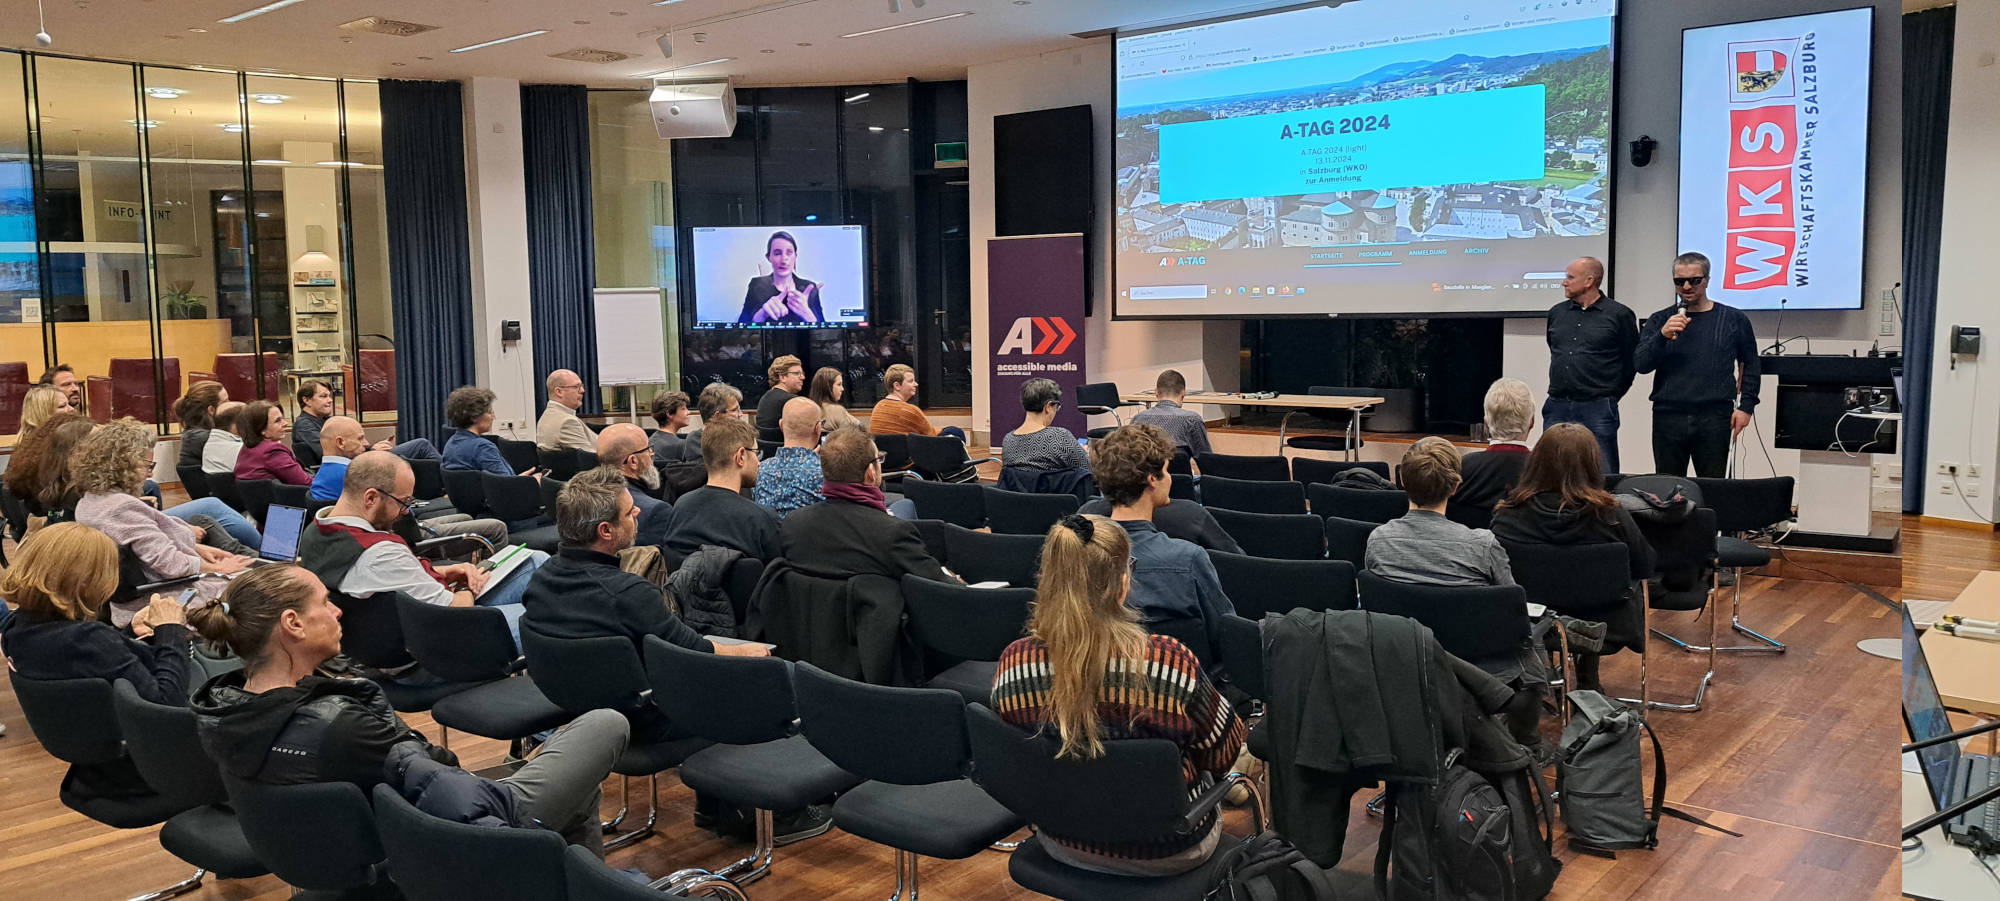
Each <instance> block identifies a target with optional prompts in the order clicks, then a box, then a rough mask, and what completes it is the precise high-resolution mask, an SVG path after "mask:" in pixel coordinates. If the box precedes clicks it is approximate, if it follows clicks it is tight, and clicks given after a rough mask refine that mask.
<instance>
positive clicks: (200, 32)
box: [188, 28, 208, 34]
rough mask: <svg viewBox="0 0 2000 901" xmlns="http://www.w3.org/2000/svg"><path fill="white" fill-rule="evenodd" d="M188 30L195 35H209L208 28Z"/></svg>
mask: <svg viewBox="0 0 2000 901" xmlns="http://www.w3.org/2000/svg"><path fill="white" fill-rule="evenodd" d="M188 30H189V31H191V32H194V33H195V34H207V33H208V29H206V28H190V29H188Z"/></svg>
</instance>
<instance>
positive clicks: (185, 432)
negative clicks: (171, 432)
mask: <svg viewBox="0 0 2000 901" xmlns="http://www.w3.org/2000/svg"><path fill="white" fill-rule="evenodd" d="M228 400H229V391H228V389H226V388H224V387H222V383H221V382H209V381H201V382H196V383H194V384H192V385H189V386H188V390H187V393H186V394H183V395H181V397H180V399H179V400H177V401H174V418H175V419H178V420H180V422H181V454H180V457H179V458H178V459H177V460H176V461H175V465H176V466H188V467H194V468H197V469H198V468H200V467H201V451H202V448H204V447H206V446H208V435H209V430H211V429H213V428H215V408H216V407H218V406H220V405H222V404H223V403H225V402H227V401H228ZM302 418H303V417H302ZM294 431H296V429H295V430H294ZM300 459H304V458H303V457H301V458H300ZM231 471H232V472H233V471H234V467H231Z"/></svg>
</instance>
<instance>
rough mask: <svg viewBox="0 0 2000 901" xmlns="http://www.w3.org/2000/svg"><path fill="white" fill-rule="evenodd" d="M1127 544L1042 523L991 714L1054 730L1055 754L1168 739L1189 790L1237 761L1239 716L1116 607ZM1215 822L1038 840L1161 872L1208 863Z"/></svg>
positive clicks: (1174, 644)
mask: <svg viewBox="0 0 2000 901" xmlns="http://www.w3.org/2000/svg"><path fill="white" fill-rule="evenodd" d="M1131 551H1132V543H1131V540H1130V539H1129V538H1128V537H1127V536H1126V532H1125V529H1124V528H1122V527H1121V526H1119V525H1118V523H1116V522H1113V521H1111V520H1110V519H1107V518H1105V517H1102V516H1079V515H1070V516H1065V517H1063V518H1062V520H1061V521H1060V522H1058V523H1056V525H1055V527H1053V528H1051V529H1050V530H1049V535H1048V539H1047V541H1045V542H1044V543H1043V544H1042V561H1041V578H1040V584H1039V585H1038V586H1037V593H1036V596H1035V609H1034V614H1033V616H1032V617H1031V618H1030V619H1029V621H1028V636H1027V637H1026V638H1022V639H1020V640H1018V641H1015V642H1014V643H1013V644H1011V645H1008V646H1007V650H1006V651H1005V652H1003V653H1002V654H1001V655H1000V663H999V667H998V671H997V672H996V673H995V674H994V679H993V693H992V698H991V700H992V704H993V710H994V712H995V713H997V714H999V715H1000V718H1001V719H1003V720H1006V721H1007V722H1008V723H1010V724H1012V725H1013V726H1015V727H1017V728H1020V729H1023V730H1026V731H1032V732H1038V733H1041V732H1048V731H1051V730H1053V732H1054V734H1055V736H1056V738H1057V739H1058V740H1059V741H1060V742H1061V746H1060V749H1059V750H1058V752H1057V756H1058V757H1068V758H1079V759H1091V758H1095V757H1100V756H1103V754H1104V743H1105V742H1106V741H1115V740H1118V739H1127V738H1164V739H1167V740H1169V741H1172V742H1174V743H1175V744H1178V745H1179V746H1180V748H1181V755H1182V763H1183V769H1184V770H1185V771H1186V773H1187V777H1188V788H1189V790H1190V791H1198V790H1200V789H1202V788H1204V787H1206V786H1207V785H1209V784H1211V782H1212V779H1213V778H1214V777H1218V776H1222V775H1225V774H1227V773H1228V772H1229V769H1230V766H1231V765H1232V764H1234V763H1235V761H1236V756H1237V754H1238V753H1239V752H1240V751H1241V750H1242V748H1243V739H1244V727H1243V721H1242V720H1240V719H1238V718H1237V716H1236V713H1235V711H1233V710H1231V709H1230V708H1229V703H1228V702H1227V701H1225V700H1223V698H1222V695H1221V693H1220V692H1217V691H1216V690H1215V686H1214V685H1212V684H1210V683H1209V681H1208V677H1207V676H1206V675H1204V674H1203V673H1202V669H1201V661H1200V660H1198V659H1197V658H1196V657H1195V655H1194V653H1193V652H1191V651H1189V650H1188V649H1187V647H1186V646H1184V645H1182V644H1181V643H1180V642H1178V641H1175V640H1174V639H1172V638H1169V637H1167V636H1165V635H1148V634H1146V631H1145V630H1144V629H1143V628H1141V627H1140V626H1139V617H1138V614H1137V613H1136V612H1135V611H1133V610H1132V609H1131V608H1130V607H1127V606H1126V605H1125V600H1126V597H1127V595H1129V594H1130V593H1131V589H1132V573H1131V560H1132V553H1131ZM1218 828H1219V827H1218V826H1217V823H1216V821H1215V818H1214V817H1213V816H1211V817H1210V818H1209V820H1208V821H1207V822H1205V823H1203V824H1202V825H1201V826H1200V827H1199V828H1197V829H1195V830H1193V831H1191V832H1187V833H1175V834H1170V835H1163V836H1160V837H1159V838H1157V839H1152V840H1149V841H1141V842H1119V843H1103V842H1096V843H1084V842H1071V841H1067V840H1065V839H1062V838H1058V837H1056V836H1051V835H1047V834H1044V836H1043V837H1044V839H1045V840H1044V842H1043V847H1044V848H1046V849H1047V850H1048V852H1049V855H1050V856H1052V857H1055V858H1056V859H1058V860H1061V861H1063V862H1064V863H1067V864H1070V865H1072V866H1076V867H1081V868H1084V869H1091V870H1098V871H1101V872H1107V873H1118V874H1128V875H1145V876H1159V875H1169V874H1173V873H1182V872H1186V871H1188V870H1191V869H1194V868H1195V867H1198V866H1200V865H1201V864H1202V863H1203V862H1204V861H1206V860H1208V858H1209V856H1210V855H1211V854H1213V853H1214V852H1215V847H1216V841H1217V836H1218V834H1219V833H1218V831H1217V830H1218Z"/></svg>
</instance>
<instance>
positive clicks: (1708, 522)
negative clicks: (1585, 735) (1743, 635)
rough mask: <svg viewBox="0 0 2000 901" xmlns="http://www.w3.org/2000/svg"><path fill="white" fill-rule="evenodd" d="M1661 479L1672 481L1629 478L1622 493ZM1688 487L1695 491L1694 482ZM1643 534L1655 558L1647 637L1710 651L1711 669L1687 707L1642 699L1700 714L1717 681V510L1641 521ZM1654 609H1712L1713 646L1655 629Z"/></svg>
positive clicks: (1710, 635)
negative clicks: (1655, 521)
mask: <svg viewBox="0 0 2000 901" xmlns="http://www.w3.org/2000/svg"><path fill="white" fill-rule="evenodd" d="M1660 478H1672V477H1671V476H1667V477H1662V476H1633V477H1632V478H1629V479H1626V480H1625V483H1624V485H1623V486H1621V491H1629V490H1635V489H1637V488H1641V487H1643V488H1646V490H1651V485H1650V484H1648V483H1647V480H1653V479H1660ZM1682 481H1685V480H1682ZM1689 487H1690V488H1692V483H1690V484H1689ZM1639 531H1640V532H1642V533H1644V534H1645V536H1646V541H1647V543H1648V544H1651V545H1652V546H1653V554H1654V560H1653V570H1654V571H1653V573H1652V574H1651V578H1650V579H1649V580H1648V583H1649V585H1648V590H1647V593H1646V606H1647V608H1648V613H1647V632H1648V634H1651V635H1656V636H1658V637H1659V638H1661V639H1662V640H1664V641H1666V642H1667V643H1668V644H1671V645H1673V646H1674V647H1677V648H1680V649H1681V650H1683V651H1688V652H1690V653H1694V652H1700V651H1706V652H1707V653H1708V671H1707V672H1705V673H1703V674H1702V677H1701V682H1700V683H1699V684H1697V685H1696V686H1695V691H1694V697H1692V698H1691V699H1689V700H1688V701H1687V702H1686V703H1680V704H1673V703H1667V702H1663V701H1654V700H1651V699H1650V698H1646V699H1643V700H1644V701H1645V703H1646V704H1647V705H1648V706H1651V707H1655V708H1659V709H1662V710H1684V711H1692V710H1700V709H1701V705H1702V702H1703V700H1704V698H1705V697H1706V695H1707V694H1708V686H1709V683H1710V682H1712V681H1713V680H1714V679H1715V655H1716V635H1717V633H1716V623H1715V620H1716V617H1715V614H1714V611H1713V610H1708V608H1709V607H1710V606H1711V605H1712V603H1713V601H1714V599H1715V595H1716V593H1717V589H1718V584H1717V572H1718V570H1717V569H1716V528H1715V511H1713V510H1710V509H1708V508H1707V507H1698V508H1696V509H1695V511H1694V513H1693V514H1692V515H1690V516H1688V518H1687V519H1685V520H1683V521H1681V522H1679V523H1675V524H1672V525H1656V524H1651V523H1647V522H1645V521H1644V520H1641V521H1640V522H1639ZM1652 610H1674V611H1681V612H1691V613H1694V614H1695V615H1696V616H1697V617H1700V616H1701V615H1702V613H1703V612H1704V611H1707V613H1708V617H1707V618H1708V644H1706V645H1696V644H1692V643H1690V642H1688V641H1686V640H1684V639H1681V638H1679V637H1676V636H1674V635H1671V634H1669V633H1667V632H1664V631H1661V630H1660V629H1658V628H1655V627H1653V625H1652V617H1651V611H1652ZM1621 700H1622V699H1621Z"/></svg>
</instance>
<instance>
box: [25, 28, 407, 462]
mask: <svg viewBox="0 0 2000 901" xmlns="http://www.w3.org/2000/svg"><path fill="white" fill-rule="evenodd" d="M382 193H383V192H382V172H381V115H380V109H379V105H378V102H377V95H376V86H375V84H374V82H372V81H361V80H335V79H312V78H294V77H285V76H275V75H255V74H246V73H241V72H230V71H225V70H214V69H194V68H180V67H171V66H146V65H135V64H129V63H113V62H103V61H98V60H86V59H74V58H69V57H59V56H48V55H43V54H32V53H30V54H23V53H15V52H0V446H5V445H10V444H12V443H13V441H14V440H15V438H16V437H17V435H18V431H19V422H20V412H21V397H22V395H23V394H24V393H25V391H26V390H27V387H28V385H29V384H30V383H31V382H32V381H33V380H35V379H37V378H39V377H40V376H41V375H42V374H43V373H44V372H45V371H47V370H48V369H49V368H51V367H53V366H56V365H58V364H64V365H68V366H70V367H71V368H72V369H73V370H74V371H75V373H76V376H77V378H78V380H79V381H80V382H81V383H82V388H83V391H82V397H81V398H80V401H81V402H82V404H83V406H84V409H85V411H86V412H88V413H89V414H90V415H91V417H92V418H94V419H97V420H99V421H107V420H109V419H111V418H113V417H118V416H131V417H135V418H137V419H139V420H141V421H143V422H147V423H152V424H156V425H157V427H158V428H159V429H160V430H161V432H162V434H171V433H173V432H175V431H177V430H178V428H179V426H178V424H177V422H176V421H175V420H174V417H173V404H174V401H175V399H176V398H178V397H179V396H180V395H181V394H182V393H183V392H184V391H185V390H186V388H187V386H188V385H189V384H191V383H192V382H195V381H198V380H201V379H215V380H217V381H219V382H221V383H222V384H223V385H224V387H225V388H226V389H227V390H228V392H229V395H230V397H231V398H232V399H237V400H254V399H258V398H267V399H272V400H283V401H284V402H285V403H286V406H287V407H288V408H290V407H293V406H294V405H295V404H294V401H293V396H294V394H295V391H296V388H297V386H298V384H299V382H300V381H302V380H304V379H308V378H319V379H322V380H324V381H326V382H328V383H329V384H330V385H331V386H332V387H333V389H334V396H335V401H336V404H337V406H338V407H339V408H340V409H342V410H343V411H345V412H347V413H349V414H350V415H358V416H360V417H362V418H363V420H364V421H365V422H369V423H378V422H384V421H391V420H393V419H394V416H395V340H394V334H393V329H392V327H391V324H390V322H391V319H390V316H389V277H388V252H387V225H386V220H385V216H384V209H383V200H382Z"/></svg>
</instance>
